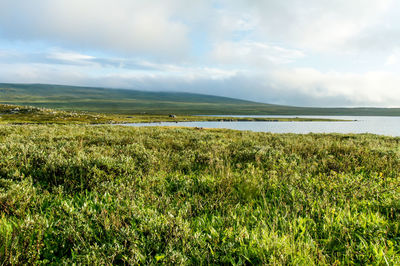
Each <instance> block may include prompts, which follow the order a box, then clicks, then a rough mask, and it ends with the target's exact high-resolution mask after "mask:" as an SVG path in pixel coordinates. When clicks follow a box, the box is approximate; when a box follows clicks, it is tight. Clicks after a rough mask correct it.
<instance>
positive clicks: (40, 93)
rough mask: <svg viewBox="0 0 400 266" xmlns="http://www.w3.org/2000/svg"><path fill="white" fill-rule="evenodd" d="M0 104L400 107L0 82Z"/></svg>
mask: <svg viewBox="0 0 400 266" xmlns="http://www.w3.org/2000/svg"><path fill="white" fill-rule="evenodd" d="M0 103H3V104H18V105H29V106H37V107H46V108H55V109H62V110H76V111H92V112H104V113H120V114H135V113H150V114H168V113H176V114H202V115H210V114H220V115H228V114H232V115H240V114H243V115H400V108H307V107H293V106H282V105H273V104H265V103H256V102H251V101H245V100H239V99H233V98H227V97H219V96H212V95H203V94H193V93H182V92H148V91H137V90H124V89H107V88H93V87H77V86H65V85H47V84H8V83H0Z"/></svg>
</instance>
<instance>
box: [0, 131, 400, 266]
mask: <svg viewBox="0 0 400 266" xmlns="http://www.w3.org/2000/svg"><path fill="white" fill-rule="evenodd" d="M399 144H400V138H392V137H383V136H375V135H340V134H328V135H321V134H308V135H295V134H268V133H252V132H241V131H231V130H195V129H183V128H132V127H123V126H84V125H26V126H11V125H0V264H1V265H3V264H5V265H7V264H41V263H46V264H47V263H52V264H72V263H76V264H155V263H164V264H303V265H312V264H335V265H338V264H378V265H379V264H388V265H395V264H399V263H400V254H399V252H400V233H399V230H400V175H399V173H400V149H399V147H400V146H399Z"/></svg>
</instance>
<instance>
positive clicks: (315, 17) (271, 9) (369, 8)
mask: <svg viewBox="0 0 400 266" xmlns="http://www.w3.org/2000/svg"><path fill="white" fill-rule="evenodd" d="M392 3H393V0H352V1H348V0H308V1H303V0H286V1H281V0H273V1H263V0H257V1H251V2H250V1H243V4H242V5H243V6H242V7H241V8H245V7H248V8H252V10H253V12H254V14H255V15H256V16H257V17H258V18H259V20H260V24H259V27H258V31H259V32H260V34H263V35H265V36H266V38H269V39H274V40H280V41H285V42H291V43H296V44H297V45H301V47H303V48H309V49H316V50H329V49H338V48H339V47H340V46H342V45H345V44H346V43H347V41H348V40H349V39H351V38H353V37H354V35H357V34H359V33H360V32H362V31H363V30H364V29H366V28H368V27H369V26H371V25H374V24H376V23H378V22H379V20H380V19H382V17H383V16H384V15H385V13H386V12H387V11H388V9H389V7H390V6H391V4H392ZM339 49H343V47H340V48H339Z"/></svg>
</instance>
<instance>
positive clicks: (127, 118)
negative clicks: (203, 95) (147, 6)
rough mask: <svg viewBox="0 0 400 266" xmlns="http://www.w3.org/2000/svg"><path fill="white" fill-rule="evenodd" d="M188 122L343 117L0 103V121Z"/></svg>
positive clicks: (70, 122) (57, 122)
mask: <svg viewBox="0 0 400 266" xmlns="http://www.w3.org/2000/svg"><path fill="white" fill-rule="evenodd" d="M189 121H258V122H261V121H263V122H282V121H285V122H287V121H298V122H304V121H326V122H330V121H346V120H343V119H327V118H300V117H292V118H291V117H273V118H268V117H224V116H194V115H178V116H176V115H174V114H164V115H154V114H153V115H150V114H134V115H123V114H110V113H94V112H72V111H61V110H55V109H47V108H39V107H33V106H18V105H10V104H0V124H19V125H21V124H67V125H70V124H83V125H87V124H126V123H156V122H189Z"/></svg>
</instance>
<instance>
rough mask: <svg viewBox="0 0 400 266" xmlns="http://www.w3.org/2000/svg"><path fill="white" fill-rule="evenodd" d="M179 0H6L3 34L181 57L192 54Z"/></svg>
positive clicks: (0, 11) (1, 5)
mask: <svg viewBox="0 0 400 266" xmlns="http://www.w3.org/2000/svg"><path fill="white" fill-rule="evenodd" d="M181 2H182V1H180V2H179V1H174V0H163V1H162V0H154V1H140V0H115V1H108V0H85V1H81V0H68V1H65V0H35V1H23V0H2V1H1V2H0V32H2V33H3V34H2V35H3V36H6V37H7V38H11V39H16V40H24V41H25V40H49V41H52V42H56V43H59V44H62V45H64V44H67V45H71V46H74V47H84V48H90V49H106V50H112V51H117V52H124V53H131V54H132V53H133V54H138V53H147V54H151V55H158V56H165V57H168V55H173V56H180V55H182V54H184V53H185V52H187V50H188V45H189V43H188V39H187V34H188V30H189V29H188V27H187V26H186V25H185V24H184V23H183V22H182V21H180V20H179V19H178V18H177V17H175V18H174V16H175V15H176V13H175V12H176V11H177V10H178V7H179V5H182V3H181Z"/></svg>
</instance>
